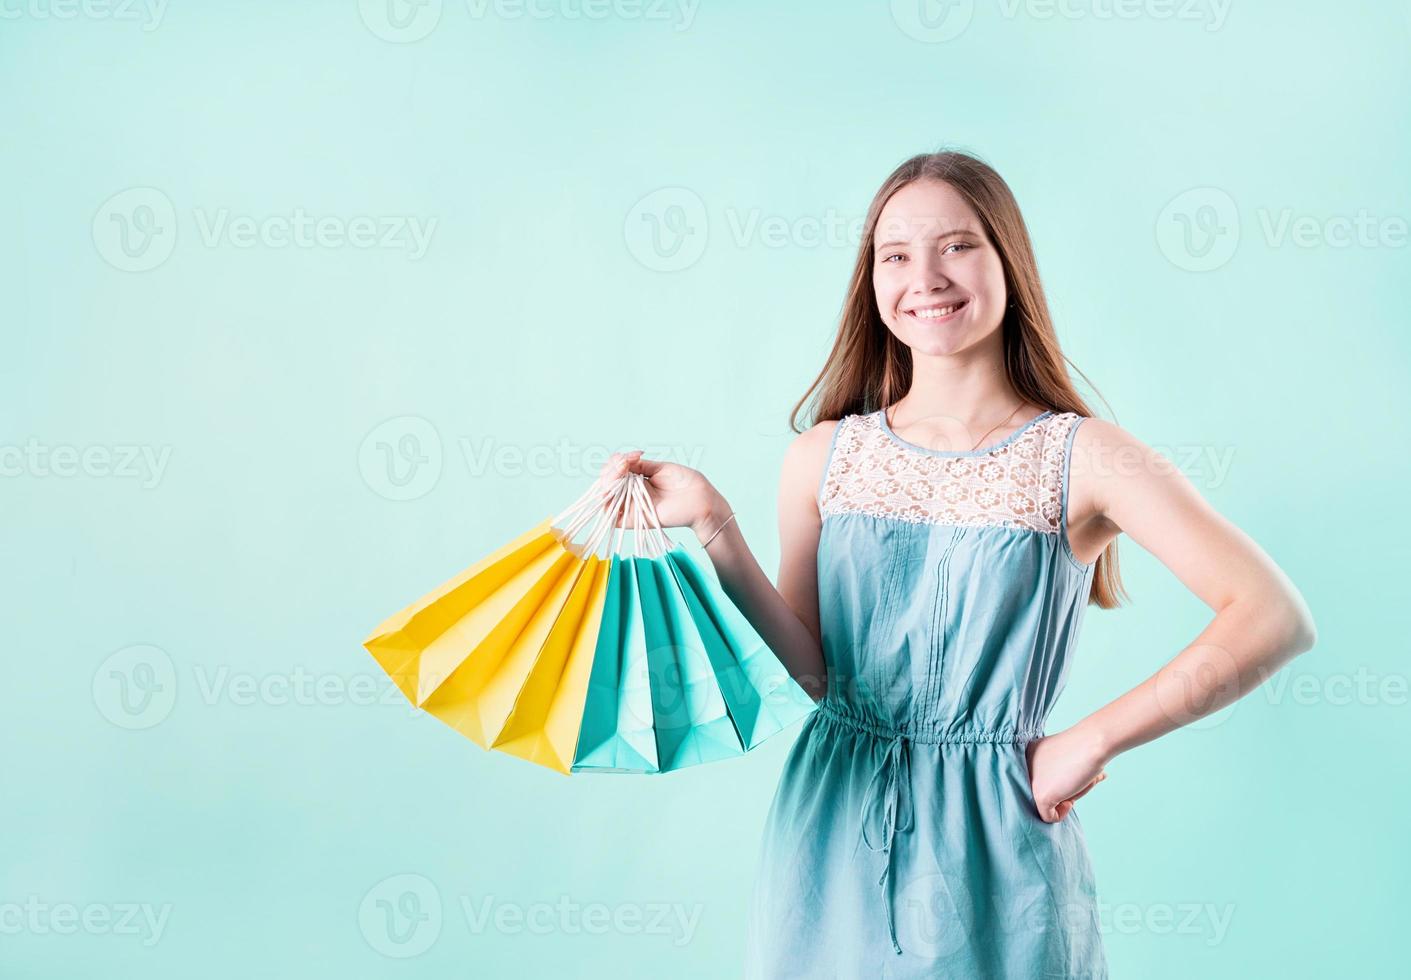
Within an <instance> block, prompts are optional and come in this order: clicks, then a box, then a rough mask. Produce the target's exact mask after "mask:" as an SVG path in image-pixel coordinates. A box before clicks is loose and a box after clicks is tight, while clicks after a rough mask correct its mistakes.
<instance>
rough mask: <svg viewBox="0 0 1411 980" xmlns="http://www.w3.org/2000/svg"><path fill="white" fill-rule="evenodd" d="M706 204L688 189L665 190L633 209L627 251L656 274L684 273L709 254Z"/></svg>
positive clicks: (629, 216)
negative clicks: (683, 270) (683, 271)
mask: <svg viewBox="0 0 1411 980" xmlns="http://www.w3.org/2000/svg"><path fill="white" fill-rule="evenodd" d="M709 232H710V219H709V217H708V216H707V214H706V206H705V202H704V201H702V200H701V198H700V195H699V194H697V193H696V192H695V191H692V190H688V189H687V188H685V187H663V188H661V189H660V190H655V191H652V192H651V193H650V194H648V195H647V196H646V197H644V198H642V199H641V200H640V201H638V202H637V203H636V204H634V205H633V206H632V210H630V211H628V212H627V220H626V221H625V222H623V225H622V237H623V238H624V239H625V240H626V242H627V251H629V252H631V253H632V257H633V258H635V259H636V260H637V261H638V262H640V263H642V265H644V266H646V267H647V268H648V269H651V270H652V271H653V272H680V271H681V270H682V269H687V268H690V267H691V266H693V265H695V264H696V261H697V260H698V259H700V257H701V256H702V255H703V254H705V248H706V241H707V239H708V238H709V237H710V234H709Z"/></svg>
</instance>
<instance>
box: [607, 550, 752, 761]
mask: <svg viewBox="0 0 1411 980" xmlns="http://www.w3.org/2000/svg"><path fill="white" fill-rule="evenodd" d="M631 561H632V563H633V565H635V566H636V569H637V587H638V593H639V596H640V598H641V610H642V624H643V628H644V630H645V632H646V636H647V663H648V666H649V674H650V679H651V690H652V716H653V721H654V727H655V729H656V744H657V761H658V762H659V763H660V765H661V771H662V772H669V771H671V770H673V769H681V768H684V767H685V766H694V765H699V764H700V763H704V762H715V761H717V760H720V759H728V758H731V757H732V756H737V755H744V752H745V747H744V745H743V744H741V742H740V736H739V734H738V733H737V731H736V729H735V724H734V722H732V721H731V720H730V712H729V709H728V708H727V707H726V705H725V698H724V696H723V695H722V693H721V691H720V686H719V684H718V683H717V682H716V678H715V671H714V669H713V668H712V666H711V662H710V657H709V656H708V655H707V653H706V649H705V641H704V640H703V638H702V637H701V635H700V633H699V631H698V630H697V628H696V624H695V620H694V618H693V617H692V615H691V610H690V608H689V606H688V605H687V604H686V598H685V596H684V595H683V594H682V592H681V589H680V586H679V584H678V582H677V579H676V576H675V575H674V574H673V573H672V571H671V566H670V565H669V564H668V563H667V560H666V558H664V557H662V558H633V559H631Z"/></svg>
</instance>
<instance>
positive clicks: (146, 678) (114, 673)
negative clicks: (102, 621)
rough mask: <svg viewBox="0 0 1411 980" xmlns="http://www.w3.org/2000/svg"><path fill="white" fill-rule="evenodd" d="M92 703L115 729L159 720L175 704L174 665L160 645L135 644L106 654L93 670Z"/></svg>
mask: <svg viewBox="0 0 1411 980" xmlns="http://www.w3.org/2000/svg"><path fill="white" fill-rule="evenodd" d="M93 703H94V705H95V706H97V708H98V713H99V714H101V715H102V716H103V717H104V718H106V719H108V720H109V721H110V722H112V723H113V724H114V725H117V726H118V727H119V728H127V729H130V730H132V731H139V730H141V729H144V728H151V727H152V726H154V725H157V724H159V723H161V721H162V720H163V719H164V718H166V716H167V715H169V714H171V709H172V706H173V705H174V704H175V703H176V667H175V666H174V665H173V664H172V662H171V657H169V656H167V652H166V651H165V650H163V649H161V648H160V647H154V646H151V645H148V644H135V645H133V646H128V647H123V648H122V649H121V650H118V651H116V652H115V653H112V654H110V655H109V656H108V657H107V659H105V660H104V661H103V662H102V663H101V664H99V665H98V669H97V670H95V671H94V672H93Z"/></svg>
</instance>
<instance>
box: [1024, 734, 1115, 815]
mask: <svg viewBox="0 0 1411 980" xmlns="http://www.w3.org/2000/svg"><path fill="white" fill-rule="evenodd" d="M1025 758H1026V759H1027V760H1028V765H1029V792H1030V793H1031V794H1032V795H1033V797H1034V805H1035V806H1036V807H1037V808H1038V811H1039V817H1040V818H1041V819H1042V820H1043V821H1044V822H1045V823H1057V822H1058V821H1059V820H1062V819H1063V818H1064V817H1066V816H1068V811H1070V810H1072V809H1073V804H1074V803H1075V802H1076V801H1077V800H1078V799H1079V798H1081V797H1082V796H1083V794H1085V793H1087V792H1088V791H1089V790H1091V789H1092V788H1093V787H1094V786H1096V785H1097V784H1098V783H1100V782H1102V781H1103V780H1104V779H1106V778H1107V772H1106V770H1105V769H1104V767H1105V766H1106V765H1107V759H1106V758H1104V757H1103V755H1102V752H1101V751H1100V750H1099V749H1098V747H1097V746H1096V745H1095V744H1094V742H1093V740H1092V739H1090V738H1089V737H1088V735H1087V733H1086V732H1084V731H1082V730H1081V729H1079V728H1078V727H1076V726H1075V727H1073V728H1066V729H1064V730H1063V731H1061V732H1059V733H1058V734H1056V735H1045V736H1044V737H1043V738H1037V739H1035V740H1034V741H1032V742H1030V743H1029V744H1028V746H1026V748H1025Z"/></svg>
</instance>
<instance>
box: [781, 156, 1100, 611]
mask: <svg viewBox="0 0 1411 980" xmlns="http://www.w3.org/2000/svg"><path fill="white" fill-rule="evenodd" d="M918 180H938V181H943V182H945V183H947V184H949V185H950V186H951V187H953V188H955V190H956V191H957V192H959V193H960V195H961V196H962V197H964V198H965V200H966V201H967V202H968V203H969V205H970V207H971V208H973V209H974V211H975V213H976V214H977V215H978V216H979V218H980V221H981V223H982V224H983V226H984V230H985V234H986V235H988V236H989V239H990V241H991V242H992V243H993V244H994V246H995V248H996V250H997V251H998V252H999V256H1000V261H1001V262H1002V263H1003V265H1004V285H1005V291H1006V292H1007V294H1008V297H1009V300H1010V302H1009V305H1008V306H1006V307H1005V312H1004V320H1003V322H1002V323H1001V325H1000V330H1001V336H1002V338H1003V345H1004V368H1005V373H1006V375H1007V376H1008V378H1009V383H1010V384H1011V385H1012V386H1013V387H1014V390H1015V391H1016V392H1017V393H1018V394H1020V395H1021V396H1023V397H1024V398H1025V399H1027V400H1029V401H1032V402H1034V403H1036V404H1039V405H1045V406H1047V407H1049V408H1051V409H1053V410H1054V411H1055V412H1076V413H1078V414H1079V415H1084V416H1092V415H1093V412H1092V411H1091V410H1090V409H1089V407H1088V404H1087V402H1085V401H1084V400H1083V397H1082V396H1081V395H1080V394H1078V391H1077V389H1076V388H1074V386H1073V382H1072V381H1071V380H1070V379H1069V377H1068V371H1067V369H1066V368H1065V367H1064V362H1066V361H1067V358H1066V357H1064V355H1063V351H1062V350H1061V349H1060V348H1059V344H1058V336H1057V334H1056V333H1055V332H1054V329H1053V318H1052V317H1051V316H1050V315H1049V311H1048V301H1047V300H1046V299H1045V298H1044V291H1043V285H1042V284H1041V283H1040V281H1039V268H1038V263H1037V262H1035V260H1034V249H1033V245H1032V244H1031V243H1030V241H1029V230H1028V228H1027V227H1026V226H1025V224H1024V217H1023V215H1022V214H1020V211H1019V204H1018V202H1016V201H1015V199H1014V194H1013V192H1011V191H1010V189H1009V185H1008V184H1006V183H1005V182H1004V179H1003V178H1002V177H1000V175H999V174H998V173H996V172H995V170H994V168H992V167H990V166H989V165H988V164H986V163H984V162H983V161H981V160H979V159H977V158H975V157H973V156H971V155H969V154H967V153H961V152H959V151H954V150H947V151H942V152H939V153H921V154H917V155H916V156H914V157H912V158H911V159H909V160H907V161H906V162H904V163H903V164H902V165H901V166H899V167H897V169H896V170H894V171H892V173H891V176H889V177H888V178H887V179H886V180H885V181H884V182H883V183H882V186H881V188H880V189H879V190H878V191H877V194H876V195H875V196H874V197H873V198H872V203H871V205H870V206H869V207H868V209H867V219H866V221H865V222H864V225H863V235H862V241H861V242H860V244H859V247H858V253H857V262H856V263H855V264H854V266H853V273H852V281H851V282H849V283H848V292H847V297H846V299H845V300H844V302H843V311H842V318H841V320H840V321H839V324H838V334H837V337H836V339H835V340H834V341H833V349H832V350H831V351H830V352H829V354H828V359H827V361H826V362H824V365H823V369H822V370H821V371H819V372H818V377H816V378H815V379H814V381H813V384H811V385H810V386H809V388H808V391H806V392H804V395H803V397H802V398H800V399H799V400H798V402H797V404H795V405H794V410H793V411H792V412H791V413H790V415H789V426H790V428H791V429H792V430H793V431H794V432H802V431H803V428H802V427H801V426H800V424H799V419H800V415H801V413H802V412H803V410H804V406H805V404H806V403H809V402H810V401H811V404H810V405H809V409H808V413H807V414H808V417H809V418H810V419H811V422H810V423H809V424H810V425H816V424H818V423H819V422H822V421H825V420H829V419H841V418H842V417H843V416H845V415H852V414H859V415H861V414H866V413H868V412H875V411H877V410H878V409H880V408H883V407H885V406H888V405H891V404H892V402H894V401H896V400H897V399H898V398H899V397H900V396H902V395H904V394H905V393H906V391H907V389H909V388H910V387H911V348H909V347H907V346H906V345H905V344H903V343H902V342H901V341H900V340H898V339H897V338H896V335H895V334H893V333H892V332H891V331H890V330H889V329H887V325H886V324H885V323H883V322H882V315H881V313H880V312H879V311H878V309H877V298H876V294H875V292H874V290H873V284H872V263H873V238H874V236H875V235H876V231H877V221H878V218H879V216H880V215H881V213H882V208H883V207H885V206H886V204H887V201H888V200H890V199H891V197H892V195H893V194H895V193H896V192H897V191H899V190H901V189H902V188H903V187H905V186H906V185H908V184H910V183H912V182H914V181H918ZM1070 363H1071V362H1070ZM1074 369H1075V370H1077V368H1076V366H1075V368H1074ZM1078 373H1079V374H1082V372H1081V371H1079V372H1078ZM1083 377H1084V379H1086V377H1087V376H1086V375H1084V376H1083ZM1121 592H1122V582H1121V579H1120V578H1119V577H1118V571H1117V542H1116V541H1115V540H1114V541H1113V542H1112V543H1111V544H1109V545H1108V546H1107V547H1106V548H1104V549H1103V551H1102V554H1101V555H1099V556H1098V560H1097V567H1096V569H1095V570H1094V572H1093V586H1092V591H1091V593H1090V594H1089V598H1088V601H1089V602H1091V603H1094V604H1096V605H1097V606H1099V607H1101V608H1103V609H1112V608H1115V607H1116V606H1117V605H1119V600H1118V595H1119V593H1121Z"/></svg>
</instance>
